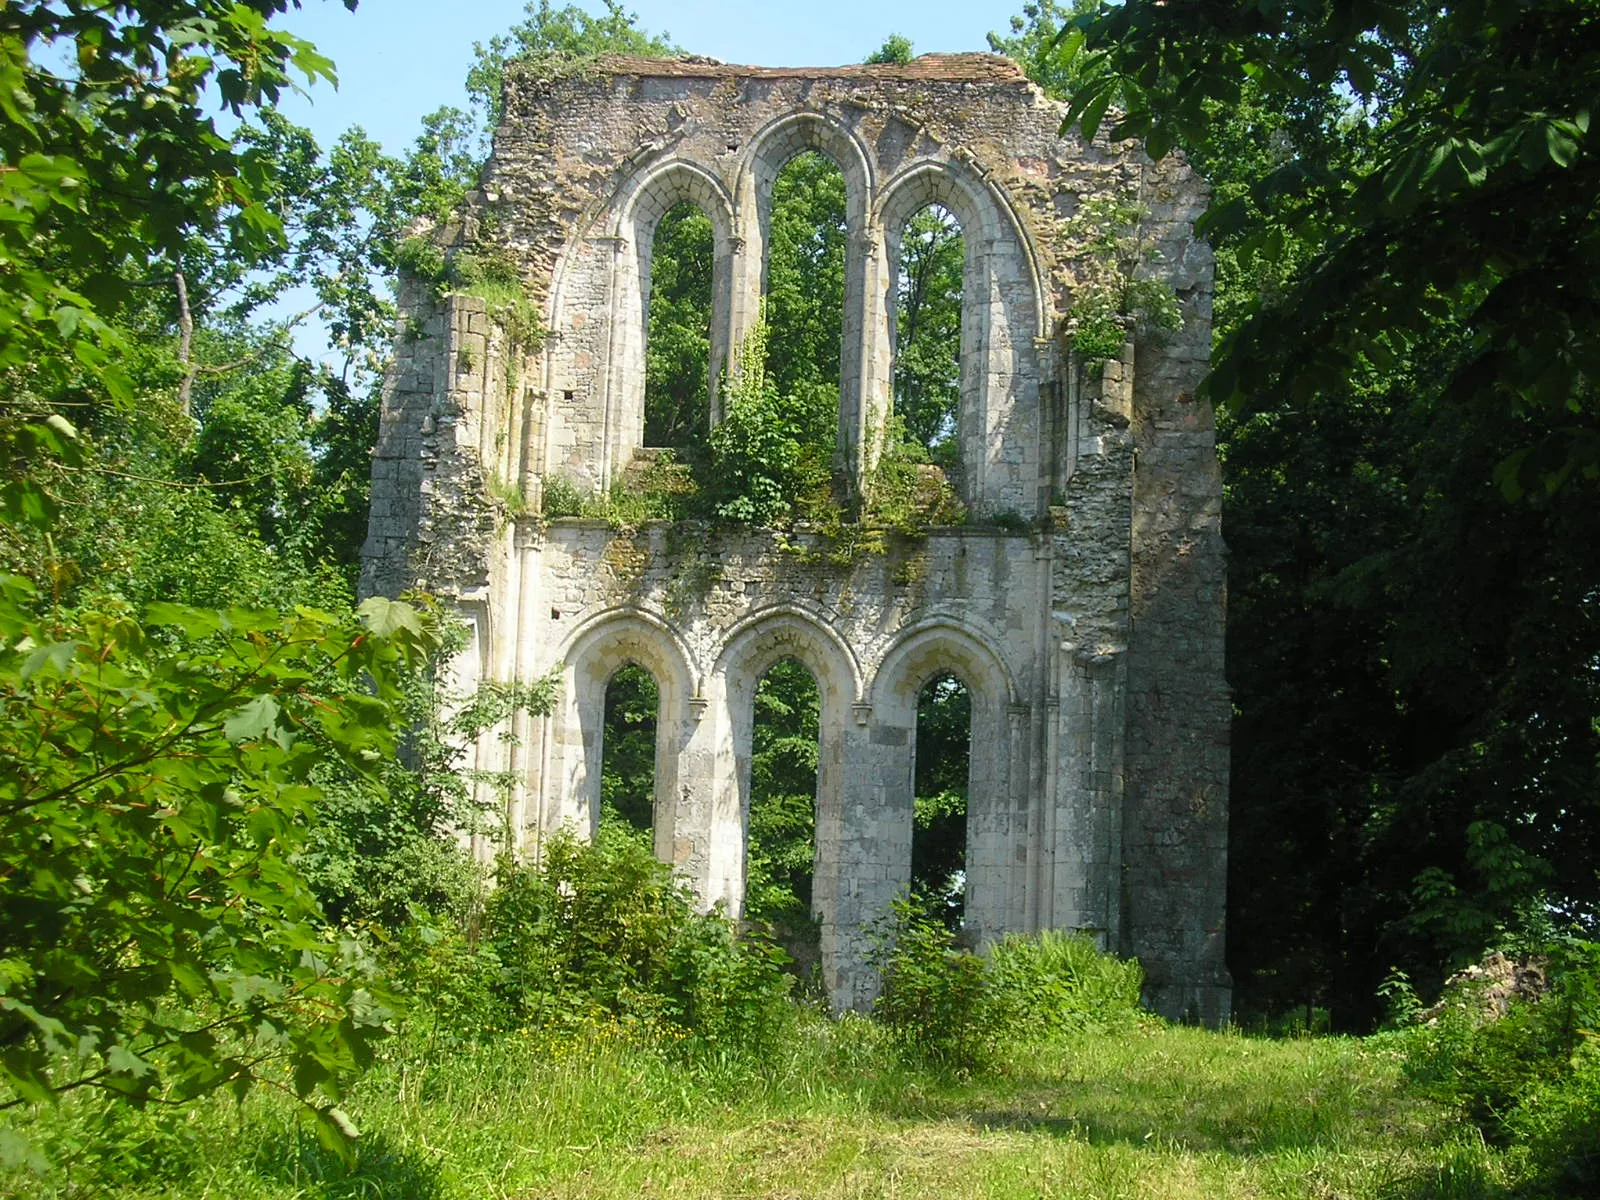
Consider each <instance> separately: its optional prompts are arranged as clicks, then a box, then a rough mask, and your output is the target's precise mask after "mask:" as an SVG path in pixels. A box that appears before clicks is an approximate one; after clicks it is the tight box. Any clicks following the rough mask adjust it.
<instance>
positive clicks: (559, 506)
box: [539, 475, 583, 521]
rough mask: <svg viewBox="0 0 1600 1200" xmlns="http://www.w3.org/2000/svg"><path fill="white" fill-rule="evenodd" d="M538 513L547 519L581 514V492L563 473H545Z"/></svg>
mask: <svg viewBox="0 0 1600 1200" xmlns="http://www.w3.org/2000/svg"><path fill="white" fill-rule="evenodd" d="M540 495H541V499H540V505H539V513H540V515H541V516H543V517H544V518H545V519H546V520H548V521H553V520H555V519H556V518H557V517H577V516H582V515H583V493H582V492H580V491H579V490H578V485H577V484H575V483H573V482H572V480H570V479H568V478H567V477H566V476H565V475H546V476H545V477H544V488H543V491H542V492H541V494H540Z"/></svg>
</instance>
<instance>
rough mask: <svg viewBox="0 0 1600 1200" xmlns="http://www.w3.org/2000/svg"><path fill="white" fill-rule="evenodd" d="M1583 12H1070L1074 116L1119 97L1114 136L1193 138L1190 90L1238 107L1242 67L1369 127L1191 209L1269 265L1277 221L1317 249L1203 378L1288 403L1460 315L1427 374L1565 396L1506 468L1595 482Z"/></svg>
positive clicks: (1590, 86)
mask: <svg viewBox="0 0 1600 1200" xmlns="http://www.w3.org/2000/svg"><path fill="white" fill-rule="evenodd" d="M1597 22H1600V14H1597V13H1596V12H1595V11H1594V9H1593V8H1592V7H1591V6H1589V5H1583V4H1570V3H1567V2H1565V0H1543V2H1532V3H1510V2H1506V0H1473V2H1470V3H1466V4H1454V5H1450V6H1448V7H1445V6H1440V5H1435V4H1427V3H1418V2H1407V0H1386V2H1383V3H1375V4H1371V5H1360V6H1339V7H1335V8H1332V9H1329V8H1327V7H1326V6H1323V5H1301V4H1293V3H1288V4H1281V5H1271V6H1266V7H1262V6H1240V5H1234V4H1228V3H1218V4H1200V5H1183V6H1177V7H1174V6H1169V5H1161V4H1156V3H1149V2H1145V0H1140V2H1136V3H1128V4H1122V5H1116V6H1110V5H1102V6H1100V8H1099V9H1098V10H1097V11H1096V12H1094V13H1092V14H1088V15H1086V16H1083V17H1080V18H1078V19H1076V20H1075V21H1074V22H1073V31H1072V33H1071V34H1070V35H1069V36H1068V38H1067V39H1066V41H1065V43H1064V44H1065V46H1066V57H1068V58H1069V59H1070V58H1073V57H1074V56H1075V55H1080V54H1081V55H1083V56H1084V62H1083V64H1082V67H1081V70H1082V72H1083V73H1082V76H1081V78H1082V79H1083V82H1082V83H1081V84H1080V85H1079V86H1078V87H1077V88H1076V89H1075V90H1074V93H1073V101H1072V114H1073V115H1074V116H1078V117H1081V118H1082V120H1083V124H1084V126H1085V128H1086V129H1087V130H1091V131H1092V130H1093V129H1094V128H1095V127H1096V126H1098V124H1099V123H1100V120H1101V118H1102V117H1103V116H1104V114H1105V112H1106V110H1107V106H1108V105H1109V104H1110V103H1111V102H1112V101H1113V100H1114V99H1116V98H1117V97H1122V98H1124V100H1125V102H1126V105H1127V111H1126V112H1125V113H1124V114H1123V115H1122V116H1121V117H1120V119H1119V120H1118V121H1117V124H1116V126H1115V128H1114V129H1113V131H1112V132H1113V135H1114V136H1116V137H1144V138H1145V139H1146V144H1147V146H1148V148H1149V150H1150V152H1151V153H1152V154H1154V155H1156V156H1158V157H1159V156H1160V155H1162V154H1164V153H1165V152H1166V151H1167V150H1168V149H1170V148H1171V147H1172V146H1173V145H1176V144H1180V143H1181V144H1184V145H1203V144H1205V142H1206V140H1207V138H1208V137H1209V134H1210V130H1211V128H1212V126H1213V124H1214V113H1213V110H1212V109H1210V108H1209V107H1208V104H1222V105H1226V104H1230V103H1233V102H1236V101H1237V100H1239V99H1240V97H1241V95H1242V88H1243V83H1242V81H1243V80H1246V79H1255V80H1259V81H1261V83H1262V86H1263V97H1264V99H1265V100H1266V101H1267V102H1268V103H1269V104H1272V105H1273V106H1275V107H1277V108H1279V109H1281V110H1283V111H1291V110H1293V109H1295V108H1296V107H1298V106H1307V105H1311V106H1319V105H1326V104H1327V103H1329V102H1330V98H1338V97H1341V96H1348V97H1349V101H1348V103H1347V105H1346V107H1347V108H1348V110H1349V116H1350V119H1351V120H1353V121H1359V122H1363V123H1366V124H1368V125H1371V126H1373V127H1374V128H1375V129H1376V131H1377V132H1378V133H1379V135H1380V136H1377V137H1375V138H1374V139H1372V141H1371V142H1370V144H1369V147H1368V153H1366V154H1364V155H1363V156H1361V157H1360V158H1358V159H1354V160H1347V161H1327V160H1324V159H1321V158H1316V157H1307V156H1298V157H1295V158H1293V159H1291V160H1290V161H1289V162H1286V163H1285V164H1283V166H1281V167H1280V168H1278V169H1277V170H1275V171H1274V172H1272V173H1271V174H1270V175H1268V176H1266V177H1264V178H1262V179H1261V180H1259V181H1257V183H1256V184H1255V186H1254V188H1253V196H1252V199H1253V200H1254V201H1255V204H1254V206H1252V205H1251V204H1250V203H1248V202H1246V201H1245V200H1244V199H1243V198H1230V199H1228V200H1225V201H1223V202H1222V203H1220V204H1216V205H1214V206H1213V208H1212V210H1211V211H1210V212H1209V213H1208V214H1207V217H1206V220H1205V227H1206V228H1207V229H1208V230H1209V231H1211V232H1213V233H1215V234H1219V235H1227V234H1230V233H1234V232H1237V231H1239V230H1240V229H1241V228H1243V227H1244V225H1245V223H1246V222H1253V225H1254V227H1253V229H1252V230H1251V232H1250V235H1249V239H1248V242H1249V246H1250V248H1251V249H1252V250H1253V251H1255V252H1257V253H1260V254H1262V255H1264V256H1266V257H1268V258H1269V259H1271V258H1276V257H1278V256H1279V255H1280V254H1281V253H1282V252H1283V249H1284V248H1285V247H1286V246H1288V245H1289V244H1290V242H1291V241H1292V240H1294V239H1299V240H1302V241H1305V242H1307V243H1309V244H1311V245H1313V246H1316V247H1317V248H1318V250H1317V254H1316V256H1315V257H1314V258H1313V259H1312V260H1310V261H1309V262H1308V264H1307V266H1306V269H1305V270H1304V271H1303V272H1301V273H1300V274H1299V275H1298V276H1297V277H1296V278H1295V280H1294V281H1293V282H1292V284H1291V285H1290V286H1289V287H1288V288H1287V290H1286V291H1285V292H1284V293H1283V294H1281V295H1277V296H1271V297H1264V298H1263V301H1262V302H1261V303H1260V304H1258V305H1257V306H1255V307H1254V308H1253V309H1252V310H1251V311H1250V312H1249V313H1248V314H1246V315H1245V316H1244V319H1242V320H1241V321H1240V323H1239V324H1238V325H1237V327H1236V328H1234V329H1232V330H1230V331H1229V332H1228V333H1227V334H1226V335H1225V336H1224V338H1223V339H1222V340H1221V343H1220V344H1219V347H1218V352H1217V355H1216V357H1215V362H1214V369H1213V372H1212V376H1211V379H1210V381H1209V383H1208V385H1207V387H1208V390H1209V392H1210V394H1212V395H1213V396H1215V397H1216V398H1217V399H1219V400H1237V401H1239V402H1246V401H1248V400H1251V399H1259V398H1260V397H1264V396H1271V395H1278V394H1288V395H1292V396H1295V397H1297V398H1301V397H1304V396H1306V395H1308V394H1310V393H1311V392H1313V391H1315V390H1317V389H1318V388H1319V387H1320V386H1321V384H1322V381H1324V380H1327V379H1330V378H1332V379H1349V378H1352V377H1354V376H1355V375H1356V374H1358V373H1359V372H1360V371H1361V370H1362V369H1364V368H1366V367H1376V368H1377V369H1378V370H1384V369H1386V368H1387V366H1388V365H1389V364H1391V363H1394V362H1396V361H1401V360H1405V359H1406V358H1408V357H1409V356H1412V355H1414V354H1415V353H1416V351H1417V347H1418V345H1419V343H1428V342H1430V341H1431V340H1432V339H1433V338H1434V336H1435V333H1436V331H1437V330H1438V329H1439V328H1440V327H1441V324H1442V323H1448V322H1452V321H1459V322H1460V323H1461V324H1462V325H1463V326H1464V327H1465V328H1466V329H1467V330H1468V331H1470V334H1471V342H1470V344H1469V345H1467V346H1465V347H1463V349H1462V352H1461V353H1459V354H1458V355H1456V356H1455V357H1454V358H1453V359H1452V360H1451V361H1450V364H1449V365H1450V368H1451V373H1450V375H1449V376H1448V377H1447V378H1446V379H1444V380H1443V381H1442V383H1441V389H1442V393H1443V394H1445V395H1447V396H1449V397H1450V398H1451V400H1452V402H1455V403H1466V402H1467V400H1468V399H1469V398H1470V397H1471V396H1472V395H1474V394H1476V393H1479V392H1487V393H1490V394H1492V395H1494V396H1496V397H1497V398H1499V399H1500V401H1501V402H1502V403H1505V404H1507V405H1509V406H1511V407H1513V408H1517V409H1521V408H1525V407H1528V406H1535V407H1542V408H1546V409H1550V410H1552V411H1555V412H1562V413H1568V414H1570V415H1569V416H1567V417H1565V418H1564V419H1563V421H1562V422H1561V424H1560V425H1559V427H1558V428H1557V429H1556V430H1553V431H1552V432H1551V433H1550V434H1549V435H1547V436H1546V437H1545V438H1543V439H1541V441H1540V442H1538V443H1534V444H1530V445H1526V446H1522V447H1508V448H1507V449H1508V450H1509V451H1515V453H1514V454H1513V455H1512V457H1511V458H1509V459H1508V460H1507V462H1506V463H1505V465H1504V466H1503V468H1502V472H1501V475H1502V480H1503V482H1504V484H1505V486H1506V487H1507V488H1508V489H1516V488H1520V487H1523V486H1527V485H1528V484H1529V483H1531V482H1533V481H1535V480H1541V481H1543V482H1544V483H1545V484H1546V485H1547V486H1550V487H1556V486H1559V485H1560V483H1561V482H1562V481H1563V480H1565V479H1566V478H1567V477H1568V476H1569V475H1570V474H1571V473H1572V472H1574V471H1578V472H1581V473H1582V474H1583V475H1584V476H1585V477H1587V478H1590V479H1593V478H1596V477H1600V428H1597V424H1600V417H1597V405H1596V397H1595V385H1594V378H1595V374H1596V366H1597V364H1600V332H1597V325H1596V322H1594V321H1592V320H1588V319H1586V316H1585V314H1588V313H1591V312H1592V311H1593V310H1594V309H1595V307H1596V305H1597V303H1600V282H1597V272H1596V269H1595V268H1596V266H1597V265H1600V223H1597V222H1596V221H1595V219H1594V215H1593V206H1592V203H1591V201H1592V198H1593V196H1594V195H1595V194H1596V191H1597V185H1600V164H1597V158H1596V155H1595V153H1594V149H1593V146H1592V143H1591V141H1590V134H1589V125H1590V115H1591V107H1592V104H1593V97H1594V90H1595V83H1596V79H1597V77H1600V67H1597V66H1596V60H1595V56H1594V54H1593V50H1592V47H1593V46H1594V44H1595V36H1596V25H1597ZM1308 198H1311V199H1314V200H1315V203H1306V201H1307V199H1308ZM1252 208H1253V209H1254V212H1252Z"/></svg>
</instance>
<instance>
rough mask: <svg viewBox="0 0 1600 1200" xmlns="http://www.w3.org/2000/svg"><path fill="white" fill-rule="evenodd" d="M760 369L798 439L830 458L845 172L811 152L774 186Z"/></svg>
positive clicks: (839, 319) (834, 438)
mask: <svg viewBox="0 0 1600 1200" xmlns="http://www.w3.org/2000/svg"><path fill="white" fill-rule="evenodd" d="M768 227H769V229H770V231H771V234H770V237H771V240H770V244H769V246H768V250H767V297H766V317H767V324H768V329H769V334H768V341H767V354H766V369H767V374H768V376H769V378H770V379H771V381H772V384H773V386H774V387H775V388H776V389H777V392H778V395H779V396H781V397H783V401H784V408H785V409H786V411H787V412H788V413H789V414H790V417H789V420H790V424H791V426H792V429H791V432H792V435H793V437H794V438H795V440H796V441H798V442H800V443H802V444H807V445H813V446H822V447H826V448H827V451H828V452H829V453H830V454H831V452H832V450H833V447H834V445H835V443H836V442H837V440H838V428H839V415H838V414H839V350H840V338H841V331H842V328H843V323H844V256H845V244H846V240H847V239H846V229H845V190H844V173H843V172H842V171H840V170H839V168H838V167H837V166H836V165H835V164H834V162H833V160H832V159H830V158H828V157H826V156H825V155H823V154H819V153H818V152H816V151H814V150H808V151H806V152H804V153H802V154H798V155H796V156H795V157H794V158H792V159H790V160H789V162H788V164H787V165H786V166H785V167H784V168H783V170H782V171H780V172H778V178H777V180H776V182H775V183H774V184H773V189H772V211H771V217H770V221H769V226H768Z"/></svg>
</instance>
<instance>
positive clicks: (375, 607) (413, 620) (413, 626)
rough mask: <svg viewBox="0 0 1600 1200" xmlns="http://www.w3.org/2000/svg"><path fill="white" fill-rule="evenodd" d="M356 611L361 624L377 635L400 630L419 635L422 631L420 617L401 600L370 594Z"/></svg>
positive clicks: (389, 634)
mask: <svg viewBox="0 0 1600 1200" xmlns="http://www.w3.org/2000/svg"><path fill="white" fill-rule="evenodd" d="M356 612H357V613H358V614H360V616H361V622H362V624H363V625H365V626H366V627H367V628H368V629H370V630H371V631H372V632H373V633H375V634H377V635H378V636H379V637H385V638H386V637H391V636H393V635H394V634H395V633H397V632H399V631H401V630H404V631H406V632H407V633H413V634H416V635H417V636H419V637H420V636H421V635H422V632H423V629H422V618H421V617H420V616H418V614H417V610H416V609H414V608H412V607H411V605H409V604H407V603H406V602H405V601H403V600H388V599H385V598H384V597H382V596H371V597H368V598H367V599H366V600H363V601H362V602H361V607H359V608H358V609H356Z"/></svg>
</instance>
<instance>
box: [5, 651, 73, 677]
mask: <svg viewBox="0 0 1600 1200" xmlns="http://www.w3.org/2000/svg"><path fill="white" fill-rule="evenodd" d="M77 651H78V643H77V642H46V643H45V644H44V645H43V646H40V647H38V648H37V649H35V650H34V651H33V653H31V654H29V655H28V657H27V658H25V659H24V660H23V662H22V669H21V670H20V671H18V672H17V678H18V679H19V680H20V681H21V682H23V683H27V682H28V680H30V679H32V678H33V677H34V676H35V675H37V674H38V673H39V672H40V671H42V670H44V669H45V668H46V667H49V668H51V669H52V671H53V673H54V674H57V675H59V674H61V672H63V671H64V670H66V666H67V664H68V663H69V662H71V661H72V656H73V655H74V654H76V653H77Z"/></svg>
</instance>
